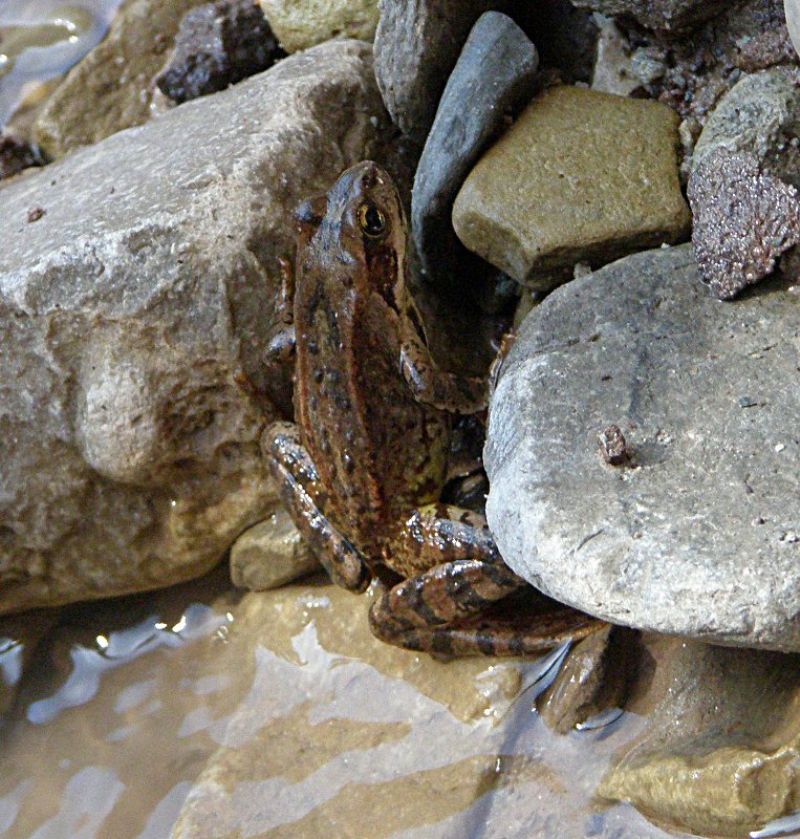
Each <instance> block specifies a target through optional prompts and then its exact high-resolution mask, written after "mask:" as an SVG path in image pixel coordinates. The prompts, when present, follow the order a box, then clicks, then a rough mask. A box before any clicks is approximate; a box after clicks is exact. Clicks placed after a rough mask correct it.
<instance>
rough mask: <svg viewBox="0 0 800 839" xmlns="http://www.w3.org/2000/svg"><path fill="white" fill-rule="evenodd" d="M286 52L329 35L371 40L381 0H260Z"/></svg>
mask: <svg viewBox="0 0 800 839" xmlns="http://www.w3.org/2000/svg"><path fill="white" fill-rule="evenodd" d="M259 2H260V3H261V8H262V9H263V10H264V14H265V15H266V17H267V20H268V21H269V23H270V26H271V27H272V29H273V31H274V32H275V34H276V35H277V36H278V39H279V40H280V42H281V46H282V47H283V48H284V49H285V50H286V51H287V52H297V51H298V50H304V49H308V47H313V46H314V45H315V44H319V43H321V42H322V41H327V40H328V39H329V38H341V37H344V38H361V39H362V40H364V41H371V40H372V37H373V35H374V34H375V27H376V26H377V24H378V0H259Z"/></svg>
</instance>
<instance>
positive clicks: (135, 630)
mask: <svg viewBox="0 0 800 839" xmlns="http://www.w3.org/2000/svg"><path fill="white" fill-rule="evenodd" d="M228 620H229V616H228V615H218V614H216V613H214V611H213V610H212V609H210V608H209V607H208V606H206V605H204V604H202V603H193V604H192V605H191V606H189V608H188V609H187V610H186V611H185V612H184V613H183V615H181V618H180V620H179V621H178V622H177V623H176V624H175V625H174V626H173V627H172V628H171V629H169V628H168V627H167V625H166V624H165V623H164V622H163V621H160V620H159V618H158V616H150V617H148V618H145V620H143V621H141V622H140V623H138V624H137V625H136V626H132V627H130V628H128V629H123V630H118V631H116V632H112V633H110V634H109V636H108V638H106V636H105V635H98V636H97V638H96V643H97V646H98V648H99V649H89V648H86V647H82V646H78V647H75V648H73V649H72V650H70V652H69V656H70V659H71V662H72V667H71V671H70V674H69V677H68V678H67V680H66V682H64V684H63V685H62V686H61V687H60V688H59V689H58V690H57V691H56V693H55V694H53V696H50V697H48V698H46V699H41V700H39V701H37V702H33V703H31V705H30V706H29V708H28V714H27V716H28V721H29V722H31V723H34V724H36V725H41V724H43V723H48V722H51V721H52V720H54V719H55V718H56V717H57V716H58V715H59V714H60V713H61V712H62V711H64V710H65V709H67V708H74V707H75V706H76V705H83V704H84V703H85V702H88V701H89V700H90V699H92V697H94V696H95V694H96V693H97V690H98V687H99V685H100V680H101V678H102V676H103V674H104V673H105V672H107V671H108V670H112V669H114V668H116V667H119V666H120V665H123V664H127V663H128V662H130V661H131V660H133V659H134V658H137V657H138V656H140V655H144V654H146V653H149V652H152V651H153V650H156V649H158V648H159V647H178V646H181V645H182V644H185V643H188V642H191V641H193V640H196V639H198V638H202V637H203V636H204V635H209V634H211V633H212V632H214V631H216V630H218V629H219V628H220V627H222V626H224V625H225V624H226V623H227V622H228ZM118 701H119V700H118Z"/></svg>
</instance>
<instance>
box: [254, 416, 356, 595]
mask: <svg viewBox="0 0 800 839" xmlns="http://www.w3.org/2000/svg"><path fill="white" fill-rule="evenodd" d="M261 449H262V451H263V452H264V455H265V456H266V458H267V462H268V464H269V468H270V472H271V474H272V477H273V478H274V479H275V483H276V484H277V486H278V491H279V493H280V496H281V501H283V504H284V506H285V507H286V509H287V510H288V512H289V515H290V516H291V517H292V520H293V521H294V523H295V526H296V527H297V529H298V530H299V531H300V533H301V534H302V536H303V538H304V539H305V540H306V541H307V542H308V544H309V546H310V548H311V550H312V551H313V553H314V555H315V556H316V557H317V559H318V560H319V561H320V562H321V563H322V566H323V567H324V568H325V570H326V571H327V572H328V575H329V576H330V578H331V580H332V581H333V582H334V583H336V585H339V586H342V587H343V588H346V589H349V590H350V591H355V592H362V591H364V589H365V588H366V587H367V586H368V585H369V582H370V580H371V578H372V575H371V573H370V571H369V568H368V567H367V564H366V562H365V561H364V558H363V556H362V555H361V554H360V553H359V551H358V550H357V549H356V548H355V547H354V546H353V545H351V544H350V542H349V541H348V540H347V539H345V538H344V536H342V534H341V533H339V531H338V530H337V529H336V528H335V527H334V526H333V525H332V524H331V523H330V522H329V521H328V519H327V518H326V517H325V515H324V512H323V511H324V508H325V500H326V497H325V491H324V489H323V488H322V486H321V485H320V482H319V475H318V474H317V469H316V467H315V466H314V462H313V461H312V460H311V457H310V456H309V454H308V452H307V451H306V450H305V448H304V447H303V444H302V442H301V441H300V434H299V430H298V428H297V426H296V425H295V424H294V423H291V422H276V423H273V424H272V425H271V426H269V428H267V430H266V431H265V432H264V434H263V436H262V438H261Z"/></svg>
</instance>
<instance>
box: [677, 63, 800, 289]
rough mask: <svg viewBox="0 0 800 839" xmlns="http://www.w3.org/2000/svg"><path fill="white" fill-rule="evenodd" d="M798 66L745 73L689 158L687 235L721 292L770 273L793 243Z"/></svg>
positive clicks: (799, 173)
mask: <svg viewBox="0 0 800 839" xmlns="http://www.w3.org/2000/svg"><path fill="white" fill-rule="evenodd" d="M798 134H800V71H798V70H797V69H796V68H788V67H775V68H772V69H770V70H764V71H762V72H760V73H754V74H753V75H750V76H746V77H745V78H743V79H742V80H741V81H740V82H739V83H738V84H736V85H735V86H734V87H733V88H732V89H731V90H730V92H729V93H727V94H726V95H725V96H724V97H723V98H722V99H721V101H720V102H719V104H718V105H717V107H716V109H715V110H714V112H713V113H712V114H711V116H710V117H709V119H708V121H707V122H706V125H705V127H704V128H703V132H702V134H701V135H700V137H699V139H698V141H697V145H696V147H695V150H694V154H693V156H692V168H691V175H690V179H689V189H688V195H689V201H690V203H691V206H692V211H693V213H694V230H693V233H692V240H693V242H694V245H695V253H696V255H697V259H698V262H699V264H700V267H701V269H702V271H703V274H704V275H705V276H706V278H707V279H708V280H709V283H710V284H711V287H712V289H713V290H714V291H715V293H716V294H717V295H718V296H719V297H732V296H734V295H736V294H737V293H738V292H739V291H741V290H742V289H743V288H745V287H746V286H748V285H751V284H752V283H755V282H758V281H759V280H760V279H762V278H763V277H764V276H766V275H768V274H770V273H771V272H772V270H773V268H774V267H775V262H776V259H777V258H778V257H779V256H780V255H781V254H782V253H783V252H784V251H786V250H788V249H789V248H791V247H792V246H794V245H795V244H797V241H798V237H800V206H799V205H798V201H797V192H796V190H795V189H794V187H796V186H798V185H800V137H798Z"/></svg>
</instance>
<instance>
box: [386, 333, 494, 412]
mask: <svg viewBox="0 0 800 839" xmlns="http://www.w3.org/2000/svg"><path fill="white" fill-rule="evenodd" d="M400 370H401V372H402V374H403V378H404V379H405V380H406V384H407V385H408V386H409V388H411V391H412V393H413V394H414V398H415V399H416V400H417V401H418V402H423V403H425V404H426V405H433V406H434V408H439V409H441V410H443V411H450V412H452V413H457V414H475V413H477V412H478V411H482V410H483V409H484V408H485V407H486V403H487V400H488V383H487V380H486V379H484V378H479V377H477V376H459V375H457V374H456V373H450V372H448V371H446V370H440V369H439V368H438V367H437V366H436V363H435V362H434V361H433V359H432V358H431V355H430V352H429V351H428V348H427V347H426V346H425V345H424V344H421V343H419V342H417V341H406V342H405V343H404V344H403V346H402V348H401V350H400Z"/></svg>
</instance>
